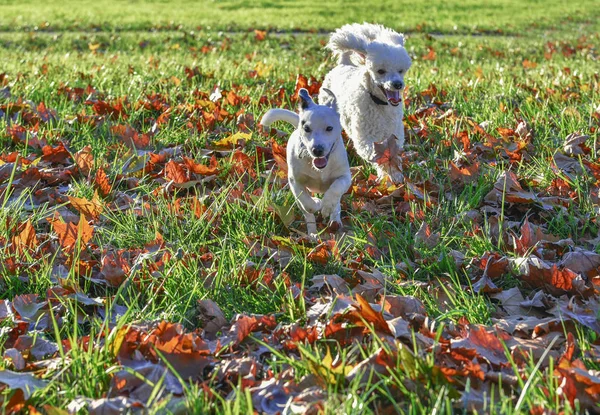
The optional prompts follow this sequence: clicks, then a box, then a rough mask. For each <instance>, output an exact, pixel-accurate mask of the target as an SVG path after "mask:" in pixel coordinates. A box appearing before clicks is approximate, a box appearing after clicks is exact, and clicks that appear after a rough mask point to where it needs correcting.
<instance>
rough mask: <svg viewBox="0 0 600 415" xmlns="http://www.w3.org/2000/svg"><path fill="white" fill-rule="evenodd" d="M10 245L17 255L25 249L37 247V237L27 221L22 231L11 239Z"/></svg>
mask: <svg viewBox="0 0 600 415" xmlns="http://www.w3.org/2000/svg"><path fill="white" fill-rule="evenodd" d="M12 243H13V245H14V247H15V251H16V252H18V253H21V252H23V250H24V249H25V248H29V249H35V248H36V247H37V246H38V240H37V235H36V233H35V229H34V228H33V226H32V225H31V222H30V221H27V222H26V223H25V226H24V227H23V230H21V232H20V233H19V234H18V235H16V236H15V237H13V240H12Z"/></svg>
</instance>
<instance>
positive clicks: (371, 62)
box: [362, 42, 412, 106]
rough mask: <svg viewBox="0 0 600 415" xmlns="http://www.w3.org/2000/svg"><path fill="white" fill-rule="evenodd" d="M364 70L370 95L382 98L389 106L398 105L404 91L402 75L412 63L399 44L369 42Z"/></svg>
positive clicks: (364, 57) (364, 56)
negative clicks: (367, 78) (366, 74)
mask: <svg viewBox="0 0 600 415" xmlns="http://www.w3.org/2000/svg"><path fill="white" fill-rule="evenodd" d="M365 52H366V53H365V54H364V55H363V56H362V57H363V59H364V65H365V68H366V70H367V72H368V74H369V78H370V79H371V82H372V83H371V86H370V87H371V88H370V89H371V93H372V94H373V95H376V96H383V97H384V99H385V100H387V102H388V103H389V104H390V105H393V106H396V105H399V104H400V102H401V101H402V98H401V93H402V90H403V89H404V86H405V83H404V75H405V74H406V72H407V71H408V69H409V68H410V66H411V64H412V61H411V59H410V56H408V53H407V52H406V49H405V48H404V47H403V46H402V45H399V44H390V43H381V42H371V43H369V44H368V45H367V47H366V48H365Z"/></svg>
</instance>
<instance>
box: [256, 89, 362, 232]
mask: <svg viewBox="0 0 600 415" xmlns="http://www.w3.org/2000/svg"><path fill="white" fill-rule="evenodd" d="M321 94H322V95H323V96H326V98H327V105H317V104H315V103H314V102H313V100H312V99H311V97H310V96H309V94H308V91H307V90H306V89H304V88H303V89H301V90H300V92H299V94H298V96H299V98H300V105H299V108H298V110H299V113H298V114H296V113H294V112H292V111H288V110H284V109H271V110H269V111H268V112H267V113H266V114H265V115H264V117H263V118H262V120H261V121H260V123H261V124H262V125H264V126H267V127H268V126H270V125H271V124H272V123H274V122H275V121H287V122H289V123H290V124H292V125H293V126H294V127H296V130H295V131H294V132H293V133H292V135H291V136H290V138H289V140H288V144H287V163H288V182H289V184H290V189H291V190H292V193H293V194H294V197H295V199H296V202H297V203H298V206H300V209H302V212H303V213H304V218H305V219H306V228H307V231H308V234H309V235H310V236H311V237H315V236H316V234H317V226H316V220H315V213H316V212H318V211H321V214H322V215H323V217H324V218H327V217H328V218H329V223H330V224H331V223H334V222H335V223H337V224H338V225H340V226H341V219H340V214H341V206H340V199H341V197H342V195H343V194H344V193H346V191H347V190H348V188H349V187H350V185H351V184H352V176H351V175H350V165H349V164H348V156H347V154H346V148H345V146H344V141H343V140H342V126H341V124H340V116H339V115H338V113H337V108H336V105H337V102H336V101H337V100H336V98H335V95H333V93H332V92H331V91H328V90H326V89H325V90H323V89H322V90H321ZM312 193H320V194H323V198H322V199H318V198H316V197H312Z"/></svg>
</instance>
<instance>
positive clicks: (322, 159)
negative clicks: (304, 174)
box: [313, 157, 327, 169]
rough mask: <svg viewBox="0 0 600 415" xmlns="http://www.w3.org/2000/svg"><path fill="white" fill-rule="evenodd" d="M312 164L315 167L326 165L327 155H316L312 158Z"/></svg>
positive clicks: (320, 167) (319, 167)
mask: <svg viewBox="0 0 600 415" xmlns="http://www.w3.org/2000/svg"><path fill="white" fill-rule="evenodd" d="M313 164H314V165H315V167H316V168H317V169H322V168H324V167H325V166H327V157H317V158H316V159H313Z"/></svg>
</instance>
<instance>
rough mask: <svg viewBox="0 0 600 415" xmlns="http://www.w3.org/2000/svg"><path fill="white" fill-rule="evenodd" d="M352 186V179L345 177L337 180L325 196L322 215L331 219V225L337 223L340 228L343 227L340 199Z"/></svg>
mask: <svg viewBox="0 0 600 415" xmlns="http://www.w3.org/2000/svg"><path fill="white" fill-rule="evenodd" d="M351 184H352V178H351V177H350V176H349V175H344V176H342V177H339V178H338V179H336V180H335V181H334V182H333V183H332V184H331V186H329V189H327V191H326V192H325V194H324V195H323V200H322V207H321V214H322V215H323V217H329V224H332V223H333V222H336V223H338V224H339V225H340V226H341V225H342V219H341V217H340V215H341V212H342V207H341V205H340V199H341V198H342V195H343V194H344V193H346V191H347V190H348V188H349V187H350V185H351Z"/></svg>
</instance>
